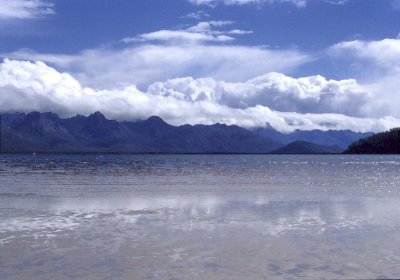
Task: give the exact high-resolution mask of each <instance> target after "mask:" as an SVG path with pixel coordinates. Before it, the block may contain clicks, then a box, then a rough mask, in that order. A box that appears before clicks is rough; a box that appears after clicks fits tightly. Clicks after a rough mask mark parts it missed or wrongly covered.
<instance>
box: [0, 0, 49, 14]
mask: <svg viewBox="0 0 400 280" xmlns="http://www.w3.org/2000/svg"><path fill="white" fill-rule="evenodd" d="M51 14H54V9H53V4H52V3H50V2H48V1H43V0H0V19H31V18H37V17H41V16H46V15H51Z"/></svg>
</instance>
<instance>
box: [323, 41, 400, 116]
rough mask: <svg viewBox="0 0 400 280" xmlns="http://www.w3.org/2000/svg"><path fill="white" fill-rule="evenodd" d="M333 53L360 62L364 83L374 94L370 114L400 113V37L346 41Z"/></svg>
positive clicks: (369, 109)
mask: <svg viewBox="0 0 400 280" xmlns="http://www.w3.org/2000/svg"><path fill="white" fill-rule="evenodd" d="M329 52H330V54H332V55H335V56H336V57H335V58H336V59H338V58H339V59H343V58H344V59H345V60H348V61H350V62H351V63H352V65H356V66H357V65H359V66H358V69H359V71H360V73H363V75H364V76H365V77H364V79H365V81H364V83H365V85H366V87H368V89H369V91H370V92H371V95H372V96H373V97H374V101H373V102H371V104H370V105H369V106H368V107H366V108H365V112H367V113H368V114H369V115H370V116H381V115H392V116H396V117H398V116H400V112H399V110H398V104H399V103H400V89H399V81H400V39H383V40H380V41H360V40H355V41H348V42H342V43H339V44H336V45H334V46H333V47H331V48H330V49H329Z"/></svg>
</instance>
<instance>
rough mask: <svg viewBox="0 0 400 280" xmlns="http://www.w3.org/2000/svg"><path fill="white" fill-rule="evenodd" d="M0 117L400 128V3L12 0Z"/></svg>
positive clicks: (1, 15) (3, 27) (3, 18)
mask: <svg viewBox="0 0 400 280" xmlns="http://www.w3.org/2000/svg"><path fill="white" fill-rule="evenodd" d="M0 58H1V63H0V113H5V112H17V111H18V112H30V111H42V112H45V111H46V112H47V111H52V112H55V113H57V114H59V115H60V116H62V117H69V116H73V115H76V114H84V115H88V114H90V113H93V112H94V111H101V112H103V113H104V114H105V115H106V116H107V117H108V118H111V119H118V120H138V119H146V118H148V117H150V116H152V115H158V116H160V117H162V118H164V119H165V120H166V121H167V122H169V123H172V124H174V125H181V124H186V123H189V124H213V123H218V122H219V123H226V124H230V125H231V124H236V125H239V126H242V127H246V128H256V127H265V126H272V127H274V128H276V129H278V130H280V131H283V132H290V131H293V130H295V129H302V130H311V129H323V130H328V129H335V130H338V129H351V130H354V131H375V132H377V131H383V130H387V129H389V128H392V127H398V126H400V110H398V105H399V104H400V89H399V88H400V87H399V86H398V85H399V81H400V0H0Z"/></svg>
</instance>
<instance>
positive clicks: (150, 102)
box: [0, 60, 400, 131]
mask: <svg viewBox="0 0 400 280" xmlns="http://www.w3.org/2000/svg"><path fill="white" fill-rule="evenodd" d="M33 110H37V111H52V112H55V113H58V114H60V115H62V116H70V115H74V114H77V113H80V114H89V113H92V112H94V111H97V110H100V111H102V112H104V113H105V114H106V115H107V116H108V117H110V118H116V119H126V120H132V119H144V118H147V117H149V116H151V115H158V116H161V117H163V118H164V119H165V120H166V121H168V122H170V123H173V124H183V123H190V124H199V123H203V124H211V123H216V122H221V123H226V124H237V125H240V126H244V127H257V126H264V125H265V124H266V123H269V124H271V125H272V126H273V127H275V128H277V129H279V130H281V131H291V130H293V129H327V128H329V129H352V130H355V131H371V130H373V131H381V130H386V129H388V128H391V127H394V126H399V125H400V120H399V119H395V118H389V117H386V118H379V119H373V118H355V117H349V116H345V115H341V114H301V113H296V112H292V113H291V112H288V113H284V112H278V111H273V110H271V109H269V108H268V107H267V106H262V105H256V106H249V107H246V108H234V107H229V106H227V105H224V104H220V103H219V102H217V101H216V100H197V101H196V102H194V101H187V100H185V99H182V98H179V97H178V98H177V97H175V96H172V95H169V96H165V95H164V94H163V93H162V92H152V91H149V92H142V91H140V90H138V89H137V88H136V87H134V86H130V87H125V88H122V89H112V90H94V89H91V88H84V87H82V86H81V84H80V83H79V82H78V81H77V80H75V79H74V78H73V77H72V76H71V75H69V74H66V73H60V72H58V71H56V70H55V69H53V68H51V67H48V66H47V65H45V64H44V63H41V62H36V63H32V62H27V61H15V60H14V61H12V60H5V61H4V62H3V63H2V64H0V112H10V111H25V112H30V111H33Z"/></svg>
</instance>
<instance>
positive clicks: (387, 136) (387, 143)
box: [345, 128, 400, 154]
mask: <svg viewBox="0 0 400 280" xmlns="http://www.w3.org/2000/svg"><path fill="white" fill-rule="evenodd" d="M345 153H347V154H400V128H394V129H391V130H389V131H387V132H382V133H377V134H375V135H373V136H370V137H368V138H365V139H361V140H359V141H357V142H355V143H353V144H351V145H350V146H349V148H348V149H347V150H346V151H345Z"/></svg>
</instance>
